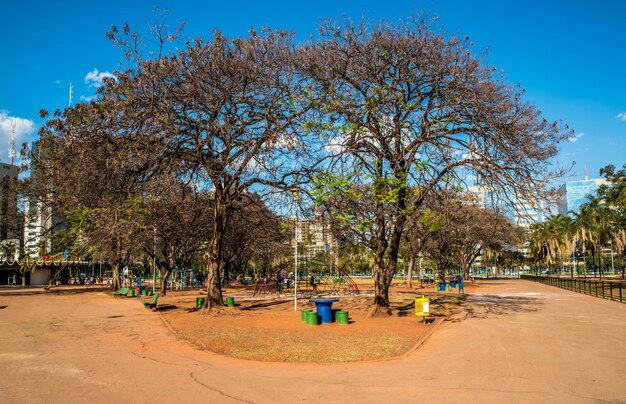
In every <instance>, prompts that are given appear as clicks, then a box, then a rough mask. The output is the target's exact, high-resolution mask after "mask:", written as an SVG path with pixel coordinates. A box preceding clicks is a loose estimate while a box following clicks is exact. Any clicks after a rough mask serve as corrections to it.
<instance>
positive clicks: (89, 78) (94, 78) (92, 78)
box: [85, 69, 117, 87]
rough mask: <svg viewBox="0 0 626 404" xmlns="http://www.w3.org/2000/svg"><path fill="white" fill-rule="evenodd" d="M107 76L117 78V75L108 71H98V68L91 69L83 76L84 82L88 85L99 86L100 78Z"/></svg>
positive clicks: (100, 83)
mask: <svg viewBox="0 0 626 404" xmlns="http://www.w3.org/2000/svg"><path fill="white" fill-rule="evenodd" d="M107 77H110V78H112V79H117V77H115V76H114V75H113V74H111V73H109V72H99V71H98V69H93V71H91V72H89V73H87V75H86V76H85V84H87V85H88V86H89V87H99V86H101V85H102V80H104V79H105V78H107Z"/></svg>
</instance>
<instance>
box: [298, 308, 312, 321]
mask: <svg viewBox="0 0 626 404" xmlns="http://www.w3.org/2000/svg"><path fill="white" fill-rule="evenodd" d="M310 311H312V310H301V311H300V312H301V313H302V315H301V318H302V321H304V322H305V323H306V313H307V312H310Z"/></svg>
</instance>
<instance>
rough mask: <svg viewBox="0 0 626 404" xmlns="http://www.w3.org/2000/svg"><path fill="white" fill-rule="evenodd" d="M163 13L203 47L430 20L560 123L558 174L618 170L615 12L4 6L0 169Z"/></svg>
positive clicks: (381, 4)
mask: <svg viewBox="0 0 626 404" xmlns="http://www.w3.org/2000/svg"><path fill="white" fill-rule="evenodd" d="M155 4H158V5H159V6H160V7H161V8H169V9H170V15H169V17H168V21H169V22H170V23H171V24H172V25H175V23H176V22H178V21H183V20H184V21H186V22H187V26H186V28H185V36H186V37H189V38H194V37H198V36H202V37H205V38H208V37H210V35H211V31H212V30H213V29H215V28H221V29H222V30H223V31H224V32H225V33H226V34H228V35H245V33H246V31H247V30H248V29H249V28H250V27H255V28H260V27H262V26H271V27H275V28H285V29H290V30H294V31H296V32H297V33H298V37H299V38H301V39H304V38H306V36H307V35H308V34H309V33H313V32H314V31H315V28H316V25H317V23H318V21H320V20H322V19H325V18H328V17H330V18H339V17H341V16H342V15H348V16H350V17H352V18H355V19H359V18H361V16H363V15H365V16H366V17H368V18H369V19H372V20H379V19H388V20H397V19H398V18H404V17H407V16H410V15H411V14H412V13H420V12H422V13H435V14H437V15H438V16H439V17H440V22H441V24H442V25H443V26H444V27H445V29H446V30H447V31H448V32H452V33H458V34H461V35H469V36H470V38H471V39H472V40H473V41H474V43H475V44H476V51H477V52H480V51H481V50H484V49H488V50H489V55H488V57H487V59H488V61H489V63H490V64H495V65H497V66H498V68H500V69H504V71H505V74H506V76H507V78H508V80H509V81H510V82H512V83H520V84H521V86H522V88H524V89H526V95H527V99H528V100H530V101H532V102H534V103H535V104H536V105H537V106H538V107H539V108H540V109H541V110H542V111H544V114H545V116H546V118H548V119H550V120H562V121H563V122H565V123H567V124H569V125H570V126H571V127H573V128H574V129H575V136H574V137H573V138H572V139H571V141H570V142H568V143H566V144H564V145H563V146H562V147H561V151H560V153H559V157H558V159H557V160H558V162H559V163H560V164H562V165H565V166H567V165H570V164H572V163H573V162H576V164H575V166H574V167H573V169H572V171H571V176H570V178H579V179H580V178H582V177H583V176H584V167H585V166H587V167H588V172H589V176H590V177H597V176H598V170H599V168H600V167H602V166H604V165H606V164H614V165H616V166H620V167H621V166H622V165H623V164H624V163H626V2H624V1H617V0H616V1H601V2H591V1H579V0H572V1H549V0H546V1H535V0H530V1H518V2H512V1H511V2H509V1H503V2H492V1H456V0H441V1H436V0H429V1H419V0H413V1H408V0H407V1H395V0H387V1H341V0H335V1H326V0H318V1H310V2H299V1H237V2H223V1H219V2H212V1H186V0H178V1H164V2H160V3H155V2H144V1H133V0H123V1H120V0H111V1H108V2H86V1H58V2H50V1H41V2H37V1H32V2H18V1H14V2H5V4H3V6H2V13H0V38H2V63H0V77H1V85H0V160H1V161H3V162H7V161H8V144H9V139H10V134H11V125H12V122H13V123H15V126H16V133H17V141H18V144H19V143H20V142H22V141H31V140H34V139H36V130H37V129H38V128H39V127H40V126H41V125H42V124H43V121H42V120H41V119H39V116H38V111H39V110H40V109H42V108H45V109H49V110H54V109H55V108H64V107H65V106H67V104H68V90H69V83H70V82H71V83H72V84H73V87H74V94H73V101H74V102H80V101H81V99H82V100H85V99H88V97H90V96H93V94H94V91H95V87H96V84H97V83H98V80H99V79H101V77H102V76H103V75H106V74H108V73H110V72H113V71H114V70H115V69H116V68H118V67H119V61H120V60H122V54H121V52H120V50H119V49H116V48H114V47H113V46H112V45H111V44H110V43H109V42H108V41H107V40H106V39H105V37H104V34H105V32H106V31H107V30H108V29H109V27H110V26H111V24H116V25H118V26H121V25H122V24H123V22H124V21H128V22H130V23H132V24H137V25H138V26H139V27H141V28H142V27H145V24H146V21H147V19H148V18H149V17H150V15H151V10H152V6H153V5H155Z"/></svg>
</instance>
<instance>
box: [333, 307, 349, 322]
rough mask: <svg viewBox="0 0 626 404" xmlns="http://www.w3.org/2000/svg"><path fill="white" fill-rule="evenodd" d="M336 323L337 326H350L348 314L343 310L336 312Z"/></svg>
mask: <svg viewBox="0 0 626 404" xmlns="http://www.w3.org/2000/svg"><path fill="white" fill-rule="evenodd" d="M335 322H336V323H337V324H348V312H347V311H342V310H339V311H336V312H335Z"/></svg>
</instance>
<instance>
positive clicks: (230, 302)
mask: <svg viewBox="0 0 626 404" xmlns="http://www.w3.org/2000/svg"><path fill="white" fill-rule="evenodd" d="M226 306H228V307H235V298H234V297H227V298H226Z"/></svg>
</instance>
